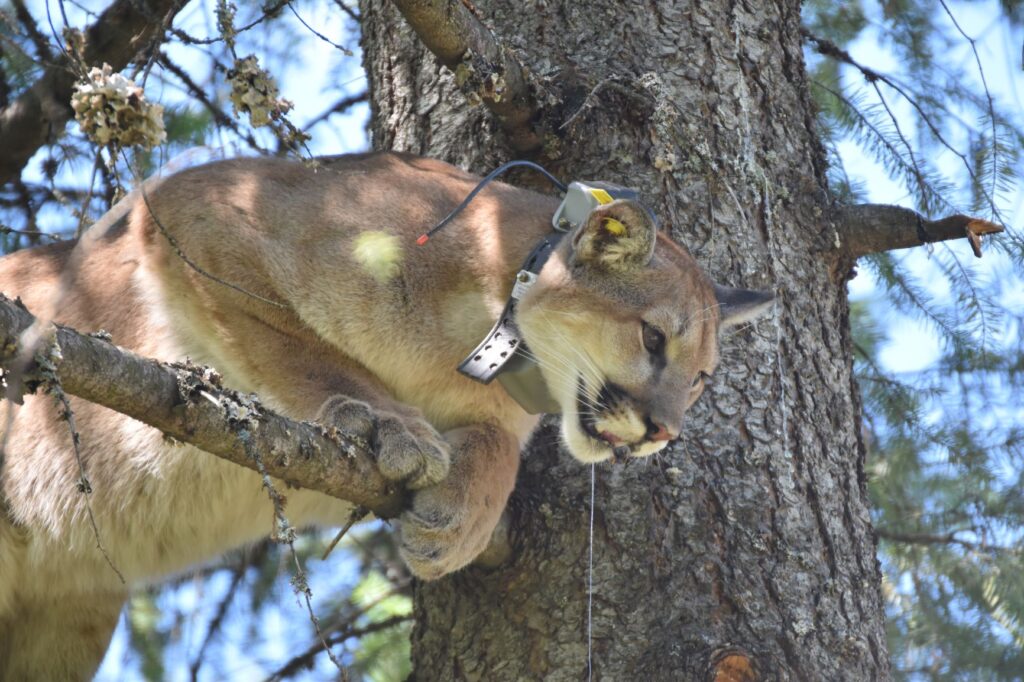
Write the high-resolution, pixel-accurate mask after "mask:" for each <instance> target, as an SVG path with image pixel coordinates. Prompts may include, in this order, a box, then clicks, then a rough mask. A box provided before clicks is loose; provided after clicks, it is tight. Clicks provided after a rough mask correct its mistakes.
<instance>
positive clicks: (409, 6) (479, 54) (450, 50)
mask: <svg viewBox="0 0 1024 682" xmlns="http://www.w3.org/2000/svg"><path fill="white" fill-rule="evenodd" d="M393 2H394V4H395V6H396V7H397V8H398V11H399V12H401V13H402V15H403V16H404V17H405V19H406V21H408V22H409V25H410V26H411V27H412V29H413V31H415V32H416V35H418V36H419V38H420V40H422V41H423V44H424V45H425V46H426V47H427V49H428V50H430V51H431V52H432V53H433V54H434V56H435V57H437V59H438V61H440V62H441V63H442V64H444V65H445V66H446V67H448V68H449V69H450V70H451V71H452V73H454V74H455V82H456V83H458V84H459V87H461V88H462V91H463V92H464V93H466V95H467V97H469V99H470V100H471V101H473V100H477V99H478V100H479V101H482V102H483V103H484V104H485V105H486V106H487V108H488V109H490V110H491V112H492V113H493V114H494V115H495V116H496V117H497V118H498V121H499V122H500V123H501V126H502V128H504V129H505V132H506V133H507V134H508V136H509V144H510V146H511V147H512V149H513V150H514V151H516V152H520V153H523V152H533V151H537V150H538V149H539V148H540V147H541V145H542V143H543V141H542V139H541V135H540V134H539V132H538V131H537V130H536V129H535V127H534V125H533V121H534V120H535V118H536V114H537V111H538V109H539V105H538V103H537V101H536V100H535V99H534V96H533V93H532V92H531V89H530V80H529V76H528V75H527V71H526V69H524V68H523V65H522V64H520V63H519V61H518V60H517V59H516V58H515V57H514V56H513V55H512V53H511V52H510V51H509V50H508V49H507V48H505V47H504V46H503V45H502V44H501V43H499V42H498V40H497V38H496V37H495V36H494V34H493V33H491V32H490V30H488V28H487V27H486V26H484V25H483V23H481V21H480V19H478V18H477V15H476V9H475V8H474V7H473V5H472V3H470V2H468V0H462V1H461V2H460V0H393Z"/></svg>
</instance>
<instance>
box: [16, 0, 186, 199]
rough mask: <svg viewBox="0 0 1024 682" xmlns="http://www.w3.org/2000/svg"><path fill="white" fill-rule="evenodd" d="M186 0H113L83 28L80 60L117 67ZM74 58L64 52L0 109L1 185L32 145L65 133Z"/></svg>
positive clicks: (143, 45) (157, 32) (29, 153)
mask: <svg viewBox="0 0 1024 682" xmlns="http://www.w3.org/2000/svg"><path fill="white" fill-rule="evenodd" d="M186 2H187V0H115V2H114V3H113V4H112V5H110V6H109V7H108V8H107V9H106V10H105V11H104V12H103V14H101V15H100V17H99V18H98V19H97V20H96V21H95V23H93V25H92V26H90V27H89V28H88V29H86V31H85V35H84V42H83V45H82V61H83V62H84V64H86V65H89V66H100V65H102V64H104V63H107V64H110V65H111V66H112V67H113V68H114V70H115V71H120V70H121V69H123V68H124V67H125V66H127V65H128V64H129V62H131V60H132V59H134V58H135V56H136V55H137V54H139V52H140V51H142V50H144V49H145V48H147V47H149V45H150V43H151V42H152V41H153V40H159V39H160V38H161V35H160V34H161V33H162V31H163V26H164V25H165V24H168V23H169V22H170V19H171V18H173V16H174V15H175V14H177V12H178V11H179V10H180V9H181V8H182V7H184V6H185V4H186ZM77 79H78V76H77V74H76V60H73V59H72V58H70V57H68V56H67V55H66V54H65V55H62V56H61V57H59V58H58V59H57V60H56V62H55V63H54V64H53V65H51V66H48V67H47V68H46V70H45V71H44V72H43V75H42V76H41V77H40V78H39V80H38V81H36V82H35V83H34V84H33V85H32V87H30V88H29V89H28V90H26V91H25V92H23V93H22V94H21V96H20V97H18V99H16V100H15V101H14V102H11V103H10V104H9V105H7V106H5V107H4V108H3V109H0V149H3V150H4V153H3V155H2V156H0V185H2V184H4V183H7V182H9V181H10V180H11V179H13V178H14V177H17V176H18V174H20V173H21V169H22V168H24V167H25V164H26V163H28V160H29V159H30V158H32V155H33V154H35V152H36V150H37V149H39V147H41V146H43V145H44V144H46V143H47V142H49V141H51V140H53V139H55V138H57V137H59V136H60V135H62V134H63V133H64V127H65V125H66V124H67V122H68V121H69V120H71V117H72V113H73V112H72V110H71V91H72V89H73V88H74V84H75V81H76V80H77Z"/></svg>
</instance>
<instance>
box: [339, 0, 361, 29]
mask: <svg viewBox="0 0 1024 682" xmlns="http://www.w3.org/2000/svg"><path fill="white" fill-rule="evenodd" d="M334 5H335V6H336V7H337V8H338V9H340V10H341V11H342V12H344V13H345V14H347V15H348V18H349V19H351V20H352V21H354V22H356V23H357V24H358V23H360V22H361V21H362V17H360V16H359V14H358V13H357V12H356V11H355V10H354V9H352V8H351V7H349V6H348V5H346V4H345V0H334Z"/></svg>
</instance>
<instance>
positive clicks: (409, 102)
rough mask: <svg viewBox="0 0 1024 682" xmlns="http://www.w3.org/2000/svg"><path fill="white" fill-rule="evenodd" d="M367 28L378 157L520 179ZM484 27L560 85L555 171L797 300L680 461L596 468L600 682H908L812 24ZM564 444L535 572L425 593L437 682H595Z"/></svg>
mask: <svg viewBox="0 0 1024 682" xmlns="http://www.w3.org/2000/svg"><path fill="white" fill-rule="evenodd" d="M363 10H364V14H363V30H364V38H363V40H364V44H363V47H364V51H365V60H366V67H367V70H368V73H369V77H370V85H371V89H370V92H371V97H372V106H373V118H372V122H371V128H372V132H373V140H374V146H375V147H377V148H382V149H399V150H405V151H412V152H415V153H419V154H424V155H428V156H433V157H437V158H442V159H446V160H448V161H451V162H453V163H456V164H459V165H461V166H463V167H466V168H469V169H470V170H473V171H475V172H478V173H480V172H485V171H487V170H489V169H490V168H492V167H494V166H495V165H497V163H499V162H500V161H504V160H506V159H507V158H509V157H508V155H509V153H510V152H509V151H508V147H507V145H506V143H507V140H505V139H504V138H503V133H502V131H501V129H500V128H499V127H498V126H497V125H496V124H495V123H494V122H493V119H492V117H491V115H490V113H489V112H488V111H487V110H486V109H484V108H483V107H481V106H473V105H472V104H470V103H468V102H467V99H466V97H465V96H464V95H463V94H462V93H461V92H460V91H459V89H458V88H457V87H456V85H455V82H454V79H453V77H452V75H451V73H449V72H448V71H447V70H446V69H444V68H443V67H441V66H439V65H438V64H437V62H436V61H435V59H434V58H433V56H432V55H430V54H429V53H427V52H426V51H425V50H424V48H423V47H422V45H421V44H420V43H419V42H418V40H417V39H416V38H415V36H414V35H413V34H412V32H411V31H410V29H409V28H408V26H407V25H406V24H405V22H404V21H403V19H402V17H401V16H400V15H399V14H398V13H397V12H396V11H395V10H394V8H393V7H392V6H390V5H389V4H388V3H387V2H384V1H383V0H364V7H363ZM476 11H477V13H478V16H479V17H480V18H481V19H482V20H483V22H484V23H485V24H487V25H488V26H489V27H491V29H492V30H493V32H494V34H495V35H496V36H497V38H498V39H499V40H500V41H502V42H503V43H504V44H505V45H506V47H509V48H512V49H513V50H514V54H515V55H516V56H517V57H518V58H519V60H520V61H521V62H522V63H523V64H524V65H525V66H526V67H527V68H528V69H529V72H530V73H531V74H532V77H533V79H534V84H535V86H538V87H540V88H541V89H542V90H540V91H538V96H537V99H538V101H539V102H541V104H542V109H541V111H540V114H539V117H538V126H539V128H540V129H542V130H546V131H547V132H546V133H545V143H544V148H543V155H544V161H545V163H547V164H548V165H549V166H551V167H552V170H554V171H555V172H557V173H559V174H560V175H561V176H562V177H563V178H565V179H567V180H569V179H605V180H609V181H613V182H617V183H620V184H625V185H631V186H635V187H640V188H642V191H643V193H644V196H645V201H646V202H647V204H648V205H649V206H650V207H651V208H652V209H653V210H654V211H655V212H656V213H657V215H658V216H659V218H660V220H661V222H662V226H663V228H664V229H666V230H670V231H671V234H672V236H673V237H674V238H675V239H677V240H678V241H679V242H681V243H683V244H685V245H686V246H687V247H688V248H689V249H690V251H691V252H692V253H693V254H694V255H695V256H696V257H697V259H698V260H699V261H700V262H701V263H702V265H703V266H704V267H705V268H706V269H707V270H708V271H709V272H710V273H711V274H712V275H713V276H714V277H715V278H716V279H717V280H718V281H719V282H722V283H727V284H732V285H743V286H748V287H751V288H764V289H771V290H773V291H775V292H776V296H777V305H776V310H775V314H774V316H771V317H768V318H767V319H766V320H763V321H761V322H759V323H757V324H756V325H755V326H754V327H752V328H748V329H745V330H742V331H739V332H737V333H735V334H732V335H729V336H727V337H726V338H724V339H723V340H722V362H721V365H720V368H719V370H718V371H717V372H716V375H715V376H714V377H713V379H712V382H711V386H710V387H709V390H708V392H707V393H706V394H705V396H704V397H703V398H702V399H701V400H700V401H699V403H698V405H697V406H695V407H694V409H693V410H691V412H690V415H689V418H688V426H687V429H686V436H685V438H684V440H683V442H679V443H675V444H673V445H672V447H671V449H670V450H669V451H668V454H661V455H659V456H657V457H655V458H654V459H653V460H651V461H634V462H631V463H629V464H626V465H622V466H616V465H612V464H605V465H600V466H598V467H597V468H596V514H595V518H594V526H593V552H594V556H593V565H594V569H593V612H592V613H593V616H592V627H593V639H592V642H593V653H592V660H593V677H594V679H603V680H705V679H708V680H753V679H781V680H786V679H791V680H812V679H819V680H839V679H856V680H868V679H879V678H886V677H888V675H889V665H888V660H887V653H886V646H885V639H884V624H883V608H882V600H881V595H880V590H879V585H880V573H879V570H878V564H877V562H876V560H875V550H876V546H875V545H876V542H875V537H874V533H873V531H872V528H871V524H870V519H869V515H868V509H867V499H866V495H865V489H864V468H863V467H864V449H863V445H862V443H861V442H860V440H859V429H858V424H859V423H860V406H859V402H858V399H857V394H856V387H855V385H854V382H853V378H852V369H851V363H852V355H851V343H850V336H849V324H848V319H847V317H848V310H847V303H846V287H845V277H846V274H847V272H848V263H846V262H844V260H843V258H842V257H841V256H838V255H836V254H837V253H838V251H837V244H836V232H835V229H834V227H833V226H832V225H830V224H829V223H828V219H827V216H828V215H829V213H828V201H829V199H828V190H827V187H826V183H825V177H824V165H825V162H824V155H823V152H822V149H821V147H820V145H819V143H818V141H817V137H816V134H815V130H814V122H813V114H812V105H811V102H810V99H809V97H808V93H807V89H806V76H805V70H804V63H803V58H802V53H801V46H800V34H799V21H800V12H799V3H797V2H794V1H792V0H780V2H776V3H767V2H760V1H758V0H749V1H748V2H743V3H727V2H721V1H719V2H705V3H693V4H692V5H682V6H680V4H678V3H675V2H673V1H672V0H648V1H647V2H631V3H623V2H621V1H620V0H595V1H591V2H588V3H575V2H571V1H568V0H562V1H558V0H533V1H532V2H525V3H519V2H515V3H498V2H493V1H492V0H482V1H480V2H477V8H476ZM581 107H583V108H582V110H581V109H580V108H581ZM577 113H578V115H576V114H577ZM574 116H575V117H574ZM570 119H572V120H571V122H570V123H569V124H568V125H566V126H565V127H564V128H562V127H561V126H562V124H563V123H564V122H565V121H568V120H570ZM453 371H454V370H453ZM555 433H556V432H555V430H554V428H553V427H551V426H550V425H549V426H547V427H546V428H545V429H543V430H542V432H541V433H540V434H539V435H538V437H537V438H536V439H535V442H534V444H533V446H532V447H531V448H530V449H529V451H528V452H527V453H526V454H525V455H524V463H523V467H522V469H521V472H520V480H519V482H518V485H517V489H516V493H515V495H514V498H513V501H512V502H511V510H512V519H513V533H514V535H513V537H514V541H515V554H514V556H513V558H512V559H511V560H510V561H509V562H508V563H507V564H505V565H503V566H502V567H500V568H498V569H492V570H486V569H483V568H479V567H471V568H469V569H467V570H465V571H462V572H460V573H458V574H456V575H454V576H450V577H448V578H447V579H443V580H441V581H438V582H436V583H429V584H421V585H419V586H418V587H417V591H416V617H417V624H416V629H415V633H414V638H413V657H414V666H415V671H416V672H415V677H416V679H422V680H462V679H467V680H477V679H480V680H506V679H507V680H521V679H544V680H574V679H581V678H582V679H586V678H587V670H588V634H587V630H588V616H587V614H588V599H587V563H588V543H589V533H588V527H589V512H588V510H589V507H590V474H591V472H590V469H589V468H588V467H586V466H583V465H581V464H579V463H577V462H575V461H572V460H571V458H570V457H569V456H568V455H567V454H566V453H564V452H562V451H559V450H558V448H557V447H556V446H553V445H552V443H553V442H554V441H555V440H556V438H555Z"/></svg>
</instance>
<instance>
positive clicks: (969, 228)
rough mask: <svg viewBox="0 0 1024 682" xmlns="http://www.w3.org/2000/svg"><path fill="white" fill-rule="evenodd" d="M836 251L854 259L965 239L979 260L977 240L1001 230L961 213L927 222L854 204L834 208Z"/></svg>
mask: <svg viewBox="0 0 1024 682" xmlns="http://www.w3.org/2000/svg"><path fill="white" fill-rule="evenodd" d="M834 219H835V226H836V231H837V232H838V235H839V248H840V249H841V250H842V251H845V252H846V253H847V254H848V255H850V256H852V257H854V258H858V257H860V256H864V255H867V254H869V253H881V252H882V251H892V250H894V249H907V248H910V247H912V246H920V245H922V244H932V243H934V242H941V241H948V240H951V239H967V240H968V241H969V242H970V244H971V249H972V250H973V251H974V255H975V256H977V257H978V258H981V238H982V236H984V235H990V234H997V233H999V232H1002V231H1003V228H1002V226H1001V225H997V224H996V223H992V222H989V221H987V220H982V219H981V218H972V217H970V216H965V215H961V214H956V215H951V216H948V217H946V218H942V219H940V220H928V219H927V218H925V217H924V216H922V215H921V214H919V213H917V212H916V211H912V210H910V209H909V208H903V207H902V206H890V205H888V204H857V205H854V206H841V207H839V208H838V209H836V213H835V217H834Z"/></svg>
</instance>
